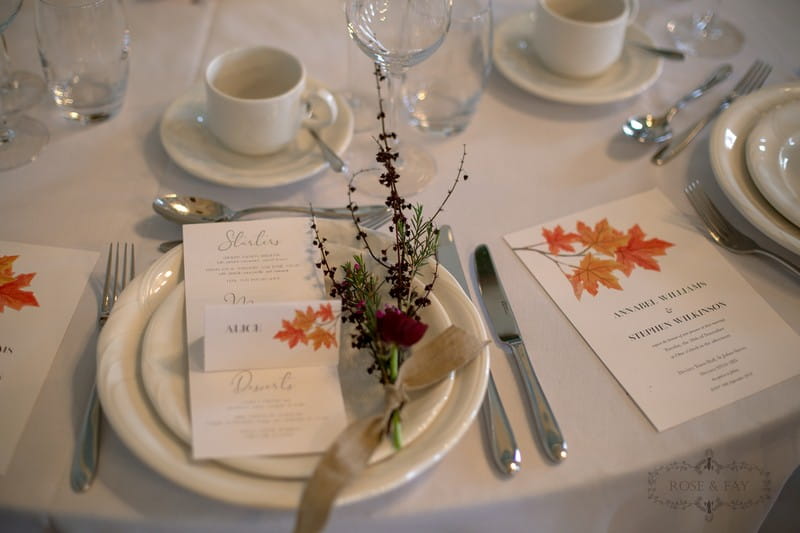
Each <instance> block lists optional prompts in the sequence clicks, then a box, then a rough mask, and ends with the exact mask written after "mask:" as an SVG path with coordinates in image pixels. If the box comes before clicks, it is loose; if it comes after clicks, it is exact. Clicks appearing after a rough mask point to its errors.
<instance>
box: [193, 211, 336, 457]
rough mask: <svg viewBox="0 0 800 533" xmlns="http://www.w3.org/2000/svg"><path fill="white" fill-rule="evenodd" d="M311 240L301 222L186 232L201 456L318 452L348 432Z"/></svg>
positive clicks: (329, 316) (197, 227) (330, 320)
mask: <svg viewBox="0 0 800 533" xmlns="http://www.w3.org/2000/svg"><path fill="white" fill-rule="evenodd" d="M313 240H314V236H313V232H312V231H311V228H310V220H309V219H307V218H300V217H293V218H273V219H264V220H252V221H245V222H228V223H215V224H194V225H186V226H184V227H183V243H184V277H185V281H186V331H187V343H188V351H189V397H190V398H189V400H190V410H191V419H192V452H193V455H194V457H195V458H198V459H203V458H214V457H232V456H246V455H262V454H263V455H280V454H301V453H311V452H319V451H323V450H325V449H326V448H327V447H328V445H329V444H330V443H331V442H332V441H333V439H334V438H335V437H336V436H337V435H338V434H339V433H340V432H341V430H342V429H344V427H345V425H346V416H345V410H344V400H343V398H342V392H341V386H340V383H339V375H338V371H337V364H338V357H339V346H340V339H339V329H340V327H339V316H340V314H341V313H340V303H339V302H338V301H331V300H326V299H325V298H326V295H325V290H324V283H323V280H322V277H321V275H320V273H319V271H318V269H317V268H316V267H315V266H314V263H315V262H316V261H317V260H318V259H317V255H318V253H319V251H318V250H317V249H316V247H314V246H313V244H312V242H313Z"/></svg>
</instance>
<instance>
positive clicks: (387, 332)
mask: <svg viewBox="0 0 800 533" xmlns="http://www.w3.org/2000/svg"><path fill="white" fill-rule="evenodd" d="M374 75H375V88H376V91H377V93H378V115H377V120H378V121H379V122H380V133H379V135H378V137H377V138H376V139H375V141H376V143H377V145H378V152H377V154H376V156H375V160H376V161H377V162H378V163H379V164H380V165H381V166H382V172H381V174H380V177H379V178H378V180H379V182H380V184H381V185H383V186H384V187H386V190H387V196H386V202H385V203H386V205H387V206H388V207H389V208H391V210H392V213H393V214H392V220H391V225H390V226H389V228H388V229H389V232H390V233H391V234H393V236H394V239H393V241H392V242H391V245H390V246H388V247H386V248H376V247H375V246H374V245H373V243H372V242H370V238H369V235H368V233H367V232H366V231H364V228H363V227H362V226H361V219H360V217H359V215H358V204H357V203H356V202H355V201H354V200H353V193H355V192H356V186H355V180H356V178H357V177H358V173H356V174H355V175H354V176H353V177H352V178H351V179H350V183H349V186H348V190H347V199H348V204H347V207H348V209H349V210H350V214H351V217H352V220H353V224H354V226H355V230H356V239H358V240H359V241H361V243H362V244H363V246H364V250H365V253H366V254H368V256H369V257H370V258H371V259H372V261H373V262H374V263H375V265H376V266H377V270H378V271H377V272H376V271H373V270H371V269H370V268H368V266H367V265H368V263H367V261H366V260H365V258H364V256H363V255H357V256H354V257H353V260H352V261H351V262H348V263H345V264H344V265H341V266H340V267H337V266H336V265H331V264H330V263H329V261H328V255H329V254H330V252H329V250H328V249H327V245H326V242H327V239H326V238H325V237H324V236H323V235H321V234H320V233H319V229H318V227H317V225H316V222H312V230H313V231H314V234H315V240H314V245H315V246H317V247H318V248H319V250H320V260H319V262H318V263H317V264H316V266H317V268H319V269H321V270H322V272H323V274H324V276H325V277H326V278H327V279H328V280H329V284H330V296H331V297H332V298H338V299H341V300H342V321H343V322H344V323H350V324H352V325H353V333H352V339H351V340H352V346H353V347H354V348H357V349H366V350H368V351H369V352H370V353H371V354H372V358H373V362H372V365H371V366H370V367H369V368H368V369H367V371H368V372H370V373H377V375H378V378H379V379H380V382H381V383H383V384H387V383H394V382H395V380H396V379H397V373H398V371H399V368H400V366H401V365H402V364H403V361H404V359H405V357H406V356H407V353H408V348H410V347H411V346H412V345H413V344H415V343H416V342H417V341H419V340H420V339H421V338H422V336H423V335H424V333H425V330H426V329H427V327H428V326H427V325H426V324H424V323H423V322H422V321H421V319H420V315H419V311H420V310H421V309H422V308H424V307H426V306H428V305H430V303H431V301H430V293H431V291H432V290H433V287H434V284H435V283H436V280H437V278H438V263H434V265H433V269H432V270H433V273H432V276H431V279H430V280H427V281H426V282H425V285H424V286H423V287H422V288H421V290H417V289H416V288H415V286H414V279H415V278H417V276H418V275H419V274H420V273H421V270H422V269H423V267H425V266H426V265H427V264H428V263H429V261H430V259H431V258H432V257H434V256H435V254H436V249H437V247H438V243H439V229H438V228H437V227H436V225H435V224H434V221H435V220H436V218H437V217H438V216H439V214H440V213H441V212H442V211H443V210H444V206H445V204H446V203H447V201H448V200H449V199H450V197H451V196H452V194H453V192H454V191H455V189H456V186H457V185H458V183H459V182H460V181H461V180H467V178H468V176H467V175H466V174H465V173H464V161H465V159H466V149H464V150H463V151H462V154H461V160H460V162H459V166H458V171H457V172H456V176H455V178H454V180H453V182H452V184H451V185H450V187H449V188H448V190H447V194H446V195H445V197H444V199H443V200H442V202H441V203H440V204H439V206H438V208H437V209H436V211H435V212H434V214H433V215H432V216H430V217H427V218H426V217H425V215H424V213H423V207H422V205H419V204H417V205H412V204H411V203H410V202H408V201H406V200H405V199H404V198H403V197H402V196H400V194H398V192H397V182H398V181H399V180H400V179H401V176H400V174H399V173H398V171H397V168H396V167H395V162H396V161H397V160H398V157H399V153H398V152H397V151H396V150H395V149H394V144H395V140H396V139H397V134H396V133H395V132H388V131H386V113H385V112H384V108H383V97H382V93H381V83H383V82H384V81H385V76H384V74H383V72H382V70H381V67H380V65H378V64H377V63H376V64H375V71H374ZM339 269H341V272H339ZM387 288H388V291H387V290H386V289H387ZM382 293H388V296H389V298H390V300H391V302H389V303H387V302H384V301H383V300H382V296H381V294H382ZM399 416H400V415H399V409H398V410H396V411H395V413H393V416H392V417H391V421H390V425H389V426H390V427H389V428H388V430H389V432H390V434H391V436H392V442H393V443H394V445H395V446H396V447H398V448H399V447H400V446H401V438H400V418H399Z"/></svg>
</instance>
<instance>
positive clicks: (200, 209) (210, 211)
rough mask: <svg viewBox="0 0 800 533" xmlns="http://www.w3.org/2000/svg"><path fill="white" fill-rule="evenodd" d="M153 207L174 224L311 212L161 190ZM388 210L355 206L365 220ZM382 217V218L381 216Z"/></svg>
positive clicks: (331, 213) (338, 211)
mask: <svg viewBox="0 0 800 533" xmlns="http://www.w3.org/2000/svg"><path fill="white" fill-rule="evenodd" d="M153 210H154V211H155V212H156V213H158V214H159V215H161V216H162V217H164V218H166V219H167V220H171V221H172V222H175V223H177V224H198V223H204V222H227V221H230V220H237V219H239V218H242V217H243V216H245V215H250V214H253V213H264V212H281V213H300V214H306V215H310V214H311V207H309V206H287V205H266V206H260V207H248V208H246V209H240V210H238V211H236V210H234V209H231V208H230V207H228V206H227V205H225V204H223V203H220V202H217V201H215V200H208V199H206V198H200V197H198V196H181V195H178V194H165V195H164V196H159V197H158V198H156V199H155V200H153ZM314 213H315V214H317V216H320V217H324V218H340V219H349V218H351V214H350V210H349V209H347V208H346V207H315V208H314ZM390 214H391V210H390V209H389V208H388V207H386V206H385V205H365V206H359V207H358V215H359V217H360V218H361V219H362V220H364V221H365V223H366V222H369V221H371V220H372V219H373V218H375V219H378V218H380V219H382V220H383V219H384V218H386V219H388V215H390ZM384 221H385V220H384Z"/></svg>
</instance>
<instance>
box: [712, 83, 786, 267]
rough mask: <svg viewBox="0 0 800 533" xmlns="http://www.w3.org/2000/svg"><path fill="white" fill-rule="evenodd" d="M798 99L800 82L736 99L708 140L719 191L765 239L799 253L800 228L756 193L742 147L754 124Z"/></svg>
mask: <svg viewBox="0 0 800 533" xmlns="http://www.w3.org/2000/svg"><path fill="white" fill-rule="evenodd" d="M797 99H800V82H792V83H784V84H780V85H772V86H769V87H765V88H763V89H760V90H758V91H756V92H754V93H751V94H749V95H747V96H742V97H741V98H738V99H736V100H735V101H734V102H733V104H732V105H731V106H730V107H729V108H728V109H727V110H725V112H723V113H722V114H721V115H720V116H719V118H717V121H716V123H715V124H714V128H713V129H712V131H711V137H710V138H709V154H710V157H711V167H712V168H713V170H714V176H715V177H716V179H717V183H719V186H720V188H721V189H722V192H724V193H725V196H727V197H728V199H729V200H730V201H731V203H732V204H733V205H734V207H736V209H738V210H739V211H740V212H741V213H742V215H743V216H744V217H745V218H746V219H747V220H748V221H749V222H750V223H751V224H753V225H754V226H755V227H756V228H758V229H759V230H761V231H762V232H763V233H764V234H765V235H766V236H767V237H769V238H770V239H772V240H773V241H775V242H776V243H777V244H779V245H781V246H783V247H784V248H786V249H787V250H790V251H792V252H794V253H796V254H800V227H798V226H795V225H794V224H792V223H791V221H789V220H788V219H786V217H784V216H783V215H781V214H780V213H779V212H778V211H777V210H776V209H775V208H774V207H772V205H771V204H770V203H769V202H768V201H767V199H766V198H764V196H763V195H762V194H761V193H760V192H759V190H758V187H756V184H755V183H754V182H753V180H752V179H751V177H750V172H748V170H747V162H746V156H745V145H746V143H747V137H748V135H749V134H750V131H752V129H753V127H754V126H755V124H756V123H757V122H758V121H759V119H760V118H761V117H762V116H763V115H764V113H767V112H769V111H770V110H772V109H773V108H775V106H778V105H781V104H783V103H787V102H790V101H792V100H797Z"/></svg>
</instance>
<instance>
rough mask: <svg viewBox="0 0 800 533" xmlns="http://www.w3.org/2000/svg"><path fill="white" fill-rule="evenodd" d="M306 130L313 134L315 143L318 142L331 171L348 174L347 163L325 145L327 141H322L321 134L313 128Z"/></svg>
mask: <svg viewBox="0 0 800 533" xmlns="http://www.w3.org/2000/svg"><path fill="white" fill-rule="evenodd" d="M306 130H307V131H308V133H310V134H311V137H312V138H313V139H314V141H316V143H317V146H319V149H320V150H321V151H322V157H324V158H325V161H327V162H328V164H329V165H330V167H331V169H333V170H334V171H335V172H347V171H348V168H347V163H345V162H344V160H342V158H341V157H339V156H338V155H337V154H336V152H334V151H333V149H332V148H331V147H330V146H328V145H327V144H326V143H325V141H323V140H322V137H320V136H319V133H317V132H316V131H315V130H314V129H312V128H306Z"/></svg>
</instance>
